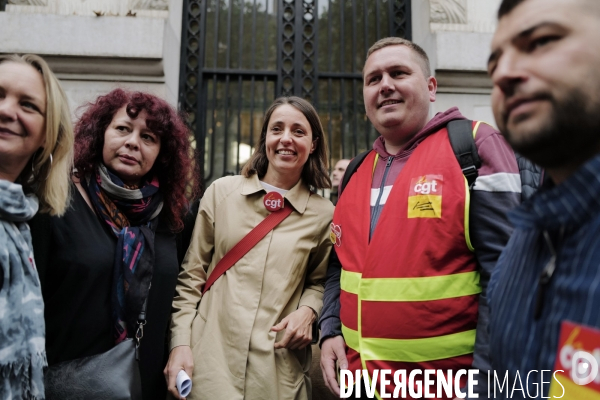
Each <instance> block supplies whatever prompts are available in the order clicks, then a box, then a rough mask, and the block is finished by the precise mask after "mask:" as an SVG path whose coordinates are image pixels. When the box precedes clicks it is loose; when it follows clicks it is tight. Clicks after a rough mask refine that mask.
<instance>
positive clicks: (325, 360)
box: [321, 336, 348, 397]
mask: <svg viewBox="0 0 600 400" xmlns="http://www.w3.org/2000/svg"><path fill="white" fill-rule="evenodd" d="M336 360H337V362H338V364H339V366H340V369H348V360H347V359H346V342H345V341H344V338H343V337H342V336H334V337H330V338H327V339H325V341H324V342H323V344H322V345H321V371H322V372H323V380H324V381H325V385H327V388H329V390H330V391H331V393H333V394H335V395H336V396H338V397H339V396H340V385H339V383H338V380H337V371H336V369H335V362H336Z"/></svg>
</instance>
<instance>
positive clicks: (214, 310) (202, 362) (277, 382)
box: [171, 175, 333, 400]
mask: <svg viewBox="0 0 600 400" xmlns="http://www.w3.org/2000/svg"><path fill="white" fill-rule="evenodd" d="M264 195H265V191H264V189H263V188H262V186H261V184H260V182H259V180H258V178H257V177H256V175H254V176H253V177H251V178H245V177H243V176H232V177H225V178H221V179H219V180H217V181H215V182H214V183H213V184H212V185H211V186H210V187H209V188H208V189H207V190H206V193H205V194H204V197H203V198H202V201H201V203H200V209H199V211H198V216H197V219H196V224H195V227H194V233H193V236H192V242H191V243H190V247H189V249H188V252H187V254H186V256H185V260H184V262H183V265H182V271H181V273H180V275H179V281H178V284H177V293H176V296H175V299H174V301H173V318H172V323H171V348H173V347H176V346H181V345H189V346H191V348H192V353H193V356H194V373H193V377H192V382H193V386H192V393H191V394H190V395H189V396H188V399H209V400H214V399H227V400H236V399H240V400H241V399H247V400H259V399H260V400H269V399H273V400H285V399H308V398H310V393H311V384H310V378H309V375H308V370H309V367H310V364H311V354H310V346H307V347H306V348H305V349H302V350H287V349H279V350H275V349H274V347H273V345H274V343H275V342H276V341H278V340H280V339H281V338H282V337H283V334H284V332H279V333H277V334H276V333H275V332H271V331H270V329H271V327H272V326H273V325H276V324H277V323H278V322H279V321H281V320H282V319H283V318H284V317H285V316H287V315H288V314H290V313H291V312H293V311H295V310H297V309H298V307H300V306H302V305H306V306H309V307H311V308H312V309H313V310H315V311H316V312H317V314H318V313H320V311H321V307H322V298H323V290H324V289H323V284H324V280H325V273H326V269H327V263H328V258H329V252H330V250H331V241H330V238H329V232H330V227H329V226H330V223H331V219H332V215H333V205H332V204H331V202H329V200H325V199H324V198H322V197H321V196H318V195H312V196H311V195H310V192H309V190H308V188H307V186H306V185H305V184H304V183H302V181H300V182H299V183H298V184H296V186H294V187H293V188H292V189H291V190H290V191H289V192H287V193H286V195H285V198H286V199H287V200H288V201H289V202H290V204H291V205H292V206H293V208H294V211H293V212H292V214H290V215H289V216H288V217H287V218H286V219H285V220H284V221H283V222H281V223H280V224H279V225H278V226H277V227H275V229H274V230H273V231H271V232H270V233H268V234H267V236H265V238H264V239H262V240H261V241H260V242H259V243H258V244H257V245H256V246H255V247H254V248H253V249H252V250H250V251H249V252H248V253H247V254H246V255H245V256H244V257H243V258H242V259H241V260H240V261H238V262H237V263H236V264H235V265H234V266H233V267H231V269H229V270H228V271H227V273H225V275H223V276H221V277H220V278H219V279H218V280H217V281H216V282H215V283H214V285H213V286H212V287H211V289H210V290H209V291H208V292H206V294H205V296H204V298H203V299H202V301H200V297H201V289H202V288H203V286H204V283H205V281H206V277H207V272H208V275H210V273H211V272H212V270H213V269H214V267H215V265H216V264H217V262H218V261H219V260H220V259H221V258H222V257H223V256H224V255H225V254H226V253H227V251H228V250H229V249H231V248H232V247H233V246H234V245H235V244H236V243H238V242H239V241H240V240H241V239H242V238H243V237H244V236H245V235H246V234H247V233H248V232H250V230H252V228H254V227H255V226H256V225H257V224H258V223H259V222H260V221H262V220H263V219H264V218H265V217H266V216H267V215H268V211H267V210H266V209H265V207H264V205H263V197H264Z"/></svg>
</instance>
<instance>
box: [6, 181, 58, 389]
mask: <svg viewBox="0 0 600 400" xmlns="http://www.w3.org/2000/svg"><path fill="white" fill-rule="evenodd" d="M37 210H38V201H37V198H36V197H35V196H25V194H24V193H23V188H22V187H21V185H18V184H16V183H12V182H9V181H6V180H0V266H1V268H2V276H1V278H2V280H1V281H0V284H1V285H2V287H1V288H0V398H1V399H32V398H33V399H43V398H44V374H43V371H44V367H45V366H46V365H48V364H47V362H46V339H45V331H46V326H45V324H44V301H43V299H42V290H41V287H40V278H39V277H38V273H37V271H36V269H35V262H34V261H33V251H32V246H31V233H30V231H29V225H27V222H26V221H29V220H30V219H31V218H33V216H34V215H35V214H36V213H37Z"/></svg>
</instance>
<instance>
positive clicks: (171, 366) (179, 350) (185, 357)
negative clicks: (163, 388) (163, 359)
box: [163, 346, 194, 400]
mask: <svg viewBox="0 0 600 400" xmlns="http://www.w3.org/2000/svg"><path fill="white" fill-rule="evenodd" d="M181 370H184V371H185V373H186V374H188V375H189V376H190V377H191V376H192V373H193V372H194V357H193V356H192V349H191V348H190V346H177V347H174V348H173V350H171V354H169V361H168V362H167V366H166V367H165V369H164V370H163V374H165V379H166V380H167V389H168V390H169V393H171V394H172V395H173V396H174V397H175V398H176V399H184V400H185V397H181V396H180V395H179V391H178V390H177V374H178V373H179V371H181Z"/></svg>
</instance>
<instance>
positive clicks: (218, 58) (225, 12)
mask: <svg viewBox="0 0 600 400" xmlns="http://www.w3.org/2000/svg"><path fill="white" fill-rule="evenodd" d="M410 32H411V26H410V0H402V1H401V0H245V1H244V0H184V7H183V29H182V38H181V43H182V45H181V70H180V87H179V107H180V109H182V110H183V111H185V112H186V113H187V115H188V122H189V124H190V126H191V127H192V129H193V131H194V135H195V139H196V146H197V149H198V150H199V155H200V157H201V158H202V161H203V162H202V163H201V165H202V167H203V177H204V181H205V183H207V184H208V183H210V182H212V181H213V180H214V179H216V178H219V177H221V176H224V175H227V174H237V173H239V172H240V170H241V168H242V167H243V164H244V162H246V160H248V158H249V157H250V155H251V152H252V148H253V147H254V145H255V143H256V141H257V140H258V138H259V135H260V129H261V125H262V118H263V113H264V111H265V109H266V108H267V107H268V106H269V104H270V103H271V102H272V101H273V100H274V99H275V98H276V97H277V96H280V95H297V96H301V97H304V98H306V99H308V100H310V101H311V102H312V103H313V105H314V106H315V108H316V109H317V111H318V112H319V115H320V117H321V122H322V123H323V127H324V129H325V132H326V135H327V138H328V141H329V147H330V164H331V163H332V162H335V161H337V160H338V159H340V158H351V157H353V156H354V155H356V154H357V153H358V152H360V151H363V150H365V149H367V148H369V147H370V146H371V145H372V143H373V140H375V138H376V136H377V133H376V132H375V130H374V129H373V127H372V126H371V124H370V123H369V121H368V120H367V118H366V115H365V111H364V104H363V96H362V75H361V71H362V67H363V64H364V60H365V55H366V52H367V50H368V48H369V47H370V46H371V44H373V43H374V42H375V41H376V40H378V39H380V38H382V37H385V36H400V37H405V38H408V39H410Z"/></svg>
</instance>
